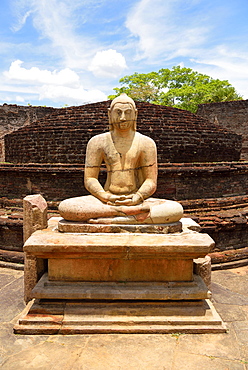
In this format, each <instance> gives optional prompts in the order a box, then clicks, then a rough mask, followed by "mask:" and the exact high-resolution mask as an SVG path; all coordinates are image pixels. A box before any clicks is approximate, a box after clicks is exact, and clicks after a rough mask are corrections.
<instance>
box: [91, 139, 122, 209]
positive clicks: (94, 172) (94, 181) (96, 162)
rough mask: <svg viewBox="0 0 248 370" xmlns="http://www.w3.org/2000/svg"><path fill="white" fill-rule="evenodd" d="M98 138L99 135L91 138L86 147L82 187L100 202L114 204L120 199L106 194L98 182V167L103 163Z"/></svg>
mask: <svg viewBox="0 0 248 370" xmlns="http://www.w3.org/2000/svg"><path fill="white" fill-rule="evenodd" d="M100 136H101V135H99V136H95V137H93V138H92V139H91V140H90V141H89V142H88V145H87V149H86V159H85V170H84V186H85V188H86V189H87V190H88V191H89V192H90V193H91V194H92V195H94V196H95V197H96V198H98V199H100V200H101V201H102V202H105V203H107V202H114V201H115V200H117V199H120V197H119V196H115V195H112V194H110V193H107V192H106V191H105V190H104V189H103V187H102V185H101V184H100V182H99V181H98V175H99V171H100V166H101V164H102V162H103V149H102V143H101V140H102V138H101V137H100Z"/></svg>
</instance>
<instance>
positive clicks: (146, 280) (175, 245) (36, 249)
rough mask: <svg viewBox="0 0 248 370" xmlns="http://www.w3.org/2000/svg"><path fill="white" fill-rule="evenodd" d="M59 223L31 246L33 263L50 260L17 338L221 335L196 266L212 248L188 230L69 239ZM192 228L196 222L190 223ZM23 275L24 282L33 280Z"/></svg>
mask: <svg viewBox="0 0 248 370" xmlns="http://www.w3.org/2000/svg"><path fill="white" fill-rule="evenodd" d="M59 221H60V220H59V219H58V218H53V219H51V220H50V221H49V225H48V228H46V229H44V230H39V231H36V232H34V233H33V234H32V235H31V237H30V238H29V239H28V240H27V241H26V243H25V246H24V250H25V253H26V255H27V256H28V258H30V259H31V258H36V259H38V260H43V261H47V266H48V267H47V272H46V273H45V274H43V276H42V278H41V279H40V280H39V281H37V282H35V283H34V284H33V286H30V284H29V286H28V288H26V290H27V289H29V290H30V291H29V296H30V297H31V298H34V304H33V305H32V307H31V309H30V311H29V313H28V314H25V315H24V316H23V317H22V318H21V319H20V320H19V323H18V324H17V325H16V326H15V329H14V330H15V332H16V333H24V334H25V333H26V334H31V333H32V334H35V333H37V334H43V333H50V334H53V333H61V334H66V333H68V334H75V333H94V332H96V333H103V332H104V333H111V332H113V333H116V332H120V333H122V332H123V333H124V332H130V333H141V332H142V333H143V332H144V333H150V332H151V333H159V332H161V333H171V332H190V333H204V332H223V331H225V330H226V329H225V326H224V325H223V324H222V321H221V319H220V317H219V316H218V314H217V313H216V311H215V310H214V308H213V306H212V304H211V302H210V301H209V298H210V297H211V293H210V291H209V290H208V288H207V286H206V285H205V283H204V282H203V280H202V278H201V277H200V276H199V275H197V274H194V273H193V260H194V259H198V258H204V257H205V256H206V254H207V253H208V252H209V251H210V250H211V248H212V247H213V245H214V242H213V240H212V239H211V238H210V237H209V236H208V235H207V234H200V233H198V232H196V231H192V230H190V228H188V227H187V222H183V231H182V232H177V233H173V234H160V233H137V232H133V233H127V232H124V233H113V232H112V233H82V232H81V233H68V232H60V231H59V230H58V222H59ZM186 221H187V220H186ZM188 224H189V225H191V226H192V223H190V222H188ZM29 273H32V274H33V272H29V271H28V270H26V271H25V274H26V278H25V281H30V279H29V278H28V274H29Z"/></svg>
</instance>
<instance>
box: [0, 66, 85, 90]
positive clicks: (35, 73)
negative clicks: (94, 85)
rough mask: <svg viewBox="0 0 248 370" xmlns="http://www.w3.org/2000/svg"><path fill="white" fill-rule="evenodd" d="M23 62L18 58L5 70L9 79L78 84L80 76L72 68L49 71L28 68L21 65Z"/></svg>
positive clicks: (69, 84) (28, 81) (66, 84)
mask: <svg viewBox="0 0 248 370" xmlns="http://www.w3.org/2000/svg"><path fill="white" fill-rule="evenodd" d="M22 64H23V62H22V61H21V60H16V61H14V62H12V63H11V65H10V68H9V70H8V71H5V72H3V73H4V76H5V77H7V78H8V79H9V80H17V81H23V82H25V83H35V84H37V83H38V84H52V85H64V86H78V85H79V76H78V75H77V73H75V72H74V71H72V70H71V69H70V68H64V69H62V70H60V71H56V70H54V71H48V70H46V69H39V68H37V67H32V68H30V69H26V68H23V67H21V65H22Z"/></svg>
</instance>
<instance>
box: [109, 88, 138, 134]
mask: <svg viewBox="0 0 248 370" xmlns="http://www.w3.org/2000/svg"><path fill="white" fill-rule="evenodd" d="M137 115H138V111H137V109H136V106H135V102H134V101H133V99H131V98H130V97H129V96H127V94H121V95H119V96H117V98H115V99H114V100H112V102H111V105H110V108H109V109H108V116H109V130H110V131H112V130H113V129H114V127H116V128H117V129H118V130H121V131H126V130H129V129H130V128H131V129H132V130H134V131H135V130H136V121H137Z"/></svg>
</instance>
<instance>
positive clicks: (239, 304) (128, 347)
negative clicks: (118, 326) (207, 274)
mask: <svg viewBox="0 0 248 370" xmlns="http://www.w3.org/2000/svg"><path fill="white" fill-rule="evenodd" d="M247 287H248V266H245V267H241V268H237V269H232V270H223V271H214V272H213V273H212V292H213V302H214V305H215V308H216V309H217V311H218V313H219V314H220V315H221V317H222V318H223V320H224V321H225V322H226V323H227V326H228V329H229V331H228V333H225V334H147V335H145V334H92V335H71V336H70V335H64V336H63V335H42V336H39V335H25V336H24V335H15V334H13V324H14V323H15V322H16V321H17V318H18V315H19V314H20V313H21V311H22V310H23V308H24V307H25V305H24V302H23V272H22V271H15V270H10V269H7V268H0V302H1V304H0V368H1V369H6V370H12V369H13V370H15V369H18V370H19V369H25V370H26V369H42V370H43V369H44V370H46V369H49V370H50V369H51V370H56V369H63V370H67V369H68V370H69V369H73V370H80V369H83V370H88V369H89V370H92V369H94V370H98V369H99V370H100V369H103V370H106V369H114V370H116V369H125V370H126V369H135V370H137V369H142V370H143V369H147V370H150V369H163V370H178V369H180V370H186V369H189V370H192V369H194V370H198V369H199V370H209V369H214V370H248V289H247Z"/></svg>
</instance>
